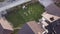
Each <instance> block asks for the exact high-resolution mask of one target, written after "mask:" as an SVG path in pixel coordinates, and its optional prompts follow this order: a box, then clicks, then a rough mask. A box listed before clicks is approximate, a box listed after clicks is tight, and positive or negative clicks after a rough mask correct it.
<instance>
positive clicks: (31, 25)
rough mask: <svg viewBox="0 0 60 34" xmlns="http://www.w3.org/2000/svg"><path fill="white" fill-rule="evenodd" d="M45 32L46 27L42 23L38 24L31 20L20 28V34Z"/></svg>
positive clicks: (40, 33)
mask: <svg viewBox="0 0 60 34" xmlns="http://www.w3.org/2000/svg"><path fill="white" fill-rule="evenodd" d="M43 32H44V29H43V28H42V26H41V25H38V24H37V22H35V21H30V22H27V23H26V24H25V25H24V26H23V27H22V29H20V30H19V32H18V34H42V33H43Z"/></svg>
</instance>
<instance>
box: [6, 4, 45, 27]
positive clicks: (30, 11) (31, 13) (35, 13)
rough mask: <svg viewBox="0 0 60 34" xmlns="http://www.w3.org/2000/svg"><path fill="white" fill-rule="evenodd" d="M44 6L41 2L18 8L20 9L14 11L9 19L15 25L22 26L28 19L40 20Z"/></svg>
mask: <svg viewBox="0 0 60 34" xmlns="http://www.w3.org/2000/svg"><path fill="white" fill-rule="evenodd" d="M43 11H44V9H43V6H42V5H40V4H39V3H34V4H30V5H28V6H27V9H22V8H20V9H18V11H16V12H15V11H13V12H12V13H11V14H9V15H8V16H7V20H8V21H10V22H11V23H12V24H13V26H14V27H21V26H22V25H23V24H25V23H26V22H28V21H32V20H35V21H38V20H39V19H40V18H41V14H42V13H43Z"/></svg>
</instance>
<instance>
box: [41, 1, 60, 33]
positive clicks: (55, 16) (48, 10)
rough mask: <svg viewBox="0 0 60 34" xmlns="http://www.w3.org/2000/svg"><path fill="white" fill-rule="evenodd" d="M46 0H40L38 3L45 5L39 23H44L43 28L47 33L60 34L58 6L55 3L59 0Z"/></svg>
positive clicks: (59, 11)
mask: <svg viewBox="0 0 60 34" xmlns="http://www.w3.org/2000/svg"><path fill="white" fill-rule="evenodd" d="M48 1H49V2H48V3H47V0H40V3H41V4H42V5H43V6H44V7H45V12H44V13H43V14H42V21H41V23H42V24H43V25H44V28H46V29H47V30H48V33H47V34H60V8H59V7H58V6H57V5H56V4H55V3H59V2H60V1H59V0H55V1H54V0H48ZM50 1H51V2H50ZM43 25H42V26H43Z"/></svg>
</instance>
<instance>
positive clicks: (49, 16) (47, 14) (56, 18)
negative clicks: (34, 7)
mask: <svg viewBox="0 0 60 34" xmlns="http://www.w3.org/2000/svg"><path fill="white" fill-rule="evenodd" d="M42 16H43V17H44V18H46V19H47V20H48V21H50V22H53V21H56V20H58V19H60V17H58V16H55V15H52V14H49V13H47V12H44V13H43V14H42ZM51 17H54V20H53V21H51V20H50V18H51Z"/></svg>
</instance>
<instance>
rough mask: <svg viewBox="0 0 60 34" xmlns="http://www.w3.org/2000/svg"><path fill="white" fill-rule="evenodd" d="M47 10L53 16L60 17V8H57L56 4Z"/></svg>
mask: <svg viewBox="0 0 60 34" xmlns="http://www.w3.org/2000/svg"><path fill="white" fill-rule="evenodd" d="M45 10H46V11H47V12H48V13H49V14H52V15H55V16H59V17H60V8H59V7H58V6H56V5H55V4H50V5H49V6H47V7H46V8H45Z"/></svg>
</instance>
